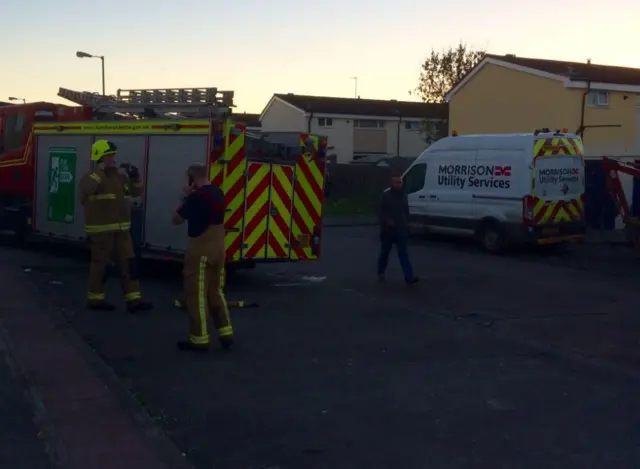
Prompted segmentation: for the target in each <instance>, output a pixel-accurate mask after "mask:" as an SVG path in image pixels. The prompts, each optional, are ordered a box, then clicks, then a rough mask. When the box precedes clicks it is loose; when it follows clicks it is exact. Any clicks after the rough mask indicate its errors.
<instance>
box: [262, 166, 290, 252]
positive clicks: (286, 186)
mask: <svg viewBox="0 0 640 469" xmlns="http://www.w3.org/2000/svg"><path fill="white" fill-rule="evenodd" d="M294 171H295V170H294V168H293V167H292V166H280V165H275V164H274V165H273V166H271V213H270V214H269V215H270V218H269V235H268V239H267V259H282V258H285V259H286V258H288V257H289V255H290V254H289V245H290V242H291V207H292V206H293V199H292V196H293V185H294V177H293V176H294Z"/></svg>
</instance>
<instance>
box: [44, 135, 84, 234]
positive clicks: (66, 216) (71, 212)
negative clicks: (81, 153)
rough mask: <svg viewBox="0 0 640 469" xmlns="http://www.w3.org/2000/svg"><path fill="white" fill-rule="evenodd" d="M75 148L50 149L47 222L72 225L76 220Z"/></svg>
mask: <svg viewBox="0 0 640 469" xmlns="http://www.w3.org/2000/svg"><path fill="white" fill-rule="evenodd" d="M76 160H77V153H76V149H75V148H67V147H64V148H63V147H51V148H49V193H48V200H47V220H48V221H52V222H56V223H67V224H72V223H73V222H74V221H75V219H76V184H75V174H76Z"/></svg>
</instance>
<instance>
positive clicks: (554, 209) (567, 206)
mask: <svg viewBox="0 0 640 469" xmlns="http://www.w3.org/2000/svg"><path fill="white" fill-rule="evenodd" d="M533 217H534V220H535V222H536V224H540V225H543V224H549V223H560V222H570V221H581V220H582V219H583V218H584V195H581V196H580V197H579V198H577V199H571V200H566V201H565V200H541V199H538V198H537V197H536V198H535V204H534V206H533Z"/></svg>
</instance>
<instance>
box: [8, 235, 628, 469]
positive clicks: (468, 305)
mask: <svg viewBox="0 0 640 469" xmlns="http://www.w3.org/2000/svg"><path fill="white" fill-rule="evenodd" d="M323 236H324V239H323V256H322V260H320V261H318V262H314V263H297V264H282V265H268V266H267V265H263V266H259V267H258V268H257V269H255V271H247V272H240V273H238V274H237V276H236V278H234V280H233V282H232V283H231V284H230V285H229V287H228V289H227V296H228V299H244V300H251V301H255V302H257V303H258V304H259V305H260V307H259V308H255V309H239V310H234V311H233V312H232V317H233V320H234V326H235V329H236V334H237V339H236V340H237V347H236V348H234V349H233V350H232V351H231V352H230V353H224V352H223V351H221V350H214V351H212V352H211V353H210V354H208V355H205V356H191V355H184V354H183V353H180V352H178V351H177V350H176V349H175V347H174V342H175V341H176V340H179V339H181V338H183V337H185V336H186V334H187V323H186V319H185V317H184V315H183V314H182V313H181V312H178V311H176V310H174V309H172V308H171V300H172V298H173V297H174V296H175V295H177V294H178V293H179V291H180V278H179V277H180V270H179V266H171V265H168V264H163V265H159V264H156V263H151V262H149V263H147V264H146V269H147V272H146V273H147V275H146V276H145V280H144V281H143V288H144V293H145V295H146V296H147V297H148V298H149V299H151V300H152V301H154V302H155V303H156V305H157V308H156V310H155V311H154V312H153V313H151V314H149V315H147V316H141V317H134V316H129V315H127V314H126V313H125V312H124V311H115V312H112V313H100V314H97V313H94V312H88V311H85V310H84V309H83V308H82V305H83V295H82V293H83V290H84V284H85V275H86V261H84V260H83V259H80V258H74V257H73V256H71V253H68V252H66V251H64V250H62V249H56V250H55V252H52V251H51V250H44V249H39V250H31V251H11V250H5V251H3V252H0V258H1V259H2V266H3V270H4V271H7V272H9V271H10V272H12V275H13V277H14V278H15V279H17V282H16V283H15V284H11V289H10V290H12V291H13V292H14V293H13V294H14V295H16V298H15V299H14V300H13V303H11V304H13V307H14V309H17V308H18V305H19V304H20V301H21V300H18V296H17V295H25V293H24V290H23V291H22V292H19V285H23V286H24V285H26V284H28V285H30V288H32V289H31V290H29V293H27V294H26V295H27V296H26V298H29V300H28V301H31V299H35V298H36V297H38V296H41V298H42V299H41V300H40V301H41V303H40V304H41V305H42V306H41V307H40V309H39V310H38V316H37V317H39V318H41V320H42V321H44V319H48V320H49V322H50V323H51V324H55V325H56V327H53V329H54V330H55V331H57V332H60V330H61V329H62V330H64V331H65V334H64V335H65V337H59V338H58V339H59V340H60V341H62V342H64V343H67V342H68V341H69V340H70V339H69V337H68V336H69V335H72V334H75V335H76V336H77V338H78V342H83V343H85V344H88V347H85V348H87V349H88V348H90V349H92V350H85V351H84V352H78V353H79V354H80V355H81V356H83V357H84V360H85V361H86V362H87V363H89V364H90V368H91V370H93V373H94V376H95V379H96V380H98V379H102V380H105V376H107V375H108V373H107V372H106V371H104V370H103V371H102V372H97V371H95V370H96V368H100V367H103V368H107V367H109V368H110V369H111V370H113V373H112V379H110V380H106V381H105V382H107V384H106V386H105V387H104V388H105V389H108V393H106V394H107V395H108V396H109V397H108V399H110V402H111V407H110V409H111V410H110V414H113V413H115V414H117V415H119V416H120V419H121V420H120V423H119V425H120V427H118V428H124V427H126V428H127V431H128V432H129V433H128V439H132V440H135V441H136V444H135V445H132V446H134V447H135V449H130V450H129V454H145V455H147V457H148V458H149V460H152V459H153V457H152V455H153V454H158V455H157V456H156V464H157V466H154V467H160V465H161V464H164V467H177V466H175V465H172V464H178V462H177V461H176V459H175V456H176V455H178V454H182V453H184V454H185V458H184V459H185V461H183V462H185V463H187V462H188V463H189V464H192V465H193V467H195V468H196V469H205V468H220V469H227V468H228V469H250V468H256V469H257V468H281V469H287V468H292V469H306V468H310V469H311V468H313V469H316V468H318V469H319V468H338V469H342V468H344V469H352V468H353V469H357V468H372V467H375V468H380V469H386V468H397V467H403V468H407V469H413V468H415V469H422V468H429V469H439V468H443V469H445V468H446V469H449V468H494V467H509V468H523V469H525V468H532V469H533V468H535V469H539V468H541V467H558V468H562V469H571V468H580V469H586V468H598V469H601V468H603V467H607V468H609V467H611V468H613V467H615V468H622V469H624V468H635V467H637V461H638V460H640V444H639V443H638V442H639V441H640V401H638V399H637V386H638V383H639V382H640V347H638V345H639V344H638V339H637V330H638V326H639V325H640V324H639V322H640V319H638V318H636V316H635V315H634V314H633V313H634V312H635V311H636V310H637V309H638V306H639V305H640V295H638V293H637V277H638V273H637V265H638V259H637V257H638V254H636V253H635V251H633V250H630V249H627V248H623V247H619V246H609V245H604V244H596V245H583V246H579V247H576V248H572V249H570V250H569V251H567V252H557V251H555V250H551V249H534V250H526V251H521V252H514V253H511V254H510V255H508V256H491V255H487V254H484V253H482V252H480V251H478V250H477V249H476V247H475V246H473V245H472V244H471V243H468V242H463V241H453V240H451V239H448V238H429V239H416V240H413V241H412V246H411V255H412V259H413V262H414V266H415V269H416V271H417V272H418V273H419V274H420V275H421V276H422V282H421V283H420V284H418V285H416V286H414V287H407V286H406V285H404V284H403V282H402V281H401V276H400V273H399V268H398V266H397V262H396V261H395V260H394V259H392V262H391V265H390V269H389V272H388V280H387V281H386V282H385V283H378V282H376V281H375V280H374V278H375V275H373V274H374V269H375V258H376V255H377V248H378V246H377V240H376V229H375V228H373V227H343V228H337V227H334V228H328V229H326V230H325V231H324V233H323ZM5 277H7V278H9V276H8V275H7V274H5ZM27 280H28V281H27ZM3 281H5V285H7V283H6V282H8V280H6V279H3ZM111 283H112V287H113V288H112V291H110V295H111V297H112V298H114V299H115V298H117V294H118V292H117V288H116V285H115V284H114V282H111ZM25 288H26V287H25ZM46 305H48V306H46ZM20 307H21V308H22V309H21V310H20V313H19V315H18V316H16V315H12V314H9V313H6V311H5V310H3V327H4V328H5V330H6V331H7V335H8V336H9V337H10V338H12V340H13V342H14V343H15V342H18V343H19V342H20V341H19V340H18V339H17V338H18V337H19V335H18V334H17V329H16V326H15V325H16V324H19V323H20V322H21V321H18V320H17V319H16V318H17V317H22V318H23V320H22V323H31V322H32V321H35V319H33V318H35V317H36V315H35V314H34V311H35V309H34V308H33V307H31V308H30V309H29V308H26V307H25V306H24V305H22V306H20ZM25 308H26V309H27V311H30V313H28V314H27V312H25ZM7 316H9V317H10V318H11V317H12V318H13V320H12V321H13V323H12V321H8V320H7ZM32 316H33V317H32ZM26 317H29V318H30V319H29V320H27V319H26ZM12 327H13V329H12ZM50 332H51V331H50ZM53 343H54V341H53V339H51V340H50V341H49V342H47V346H46V347H45V346H41V347H37V349H41V350H42V351H46V350H48V349H50V348H51V347H53ZM74 344H75V345H74V348H75V349H77V350H81V349H82V347H81V345H80V344H78V343H74ZM27 349H28V348H27ZM13 355H14V357H15V358H14V360H15V361H16V362H17V363H21V362H23V363H24V362H25V361H26V359H25V356H24V355H23V356H22V357H20V356H19V354H17V353H14V354H13ZM90 355H93V358H90ZM40 358H41V360H42V357H40ZM44 362H45V363H49V364H51V361H49V362H47V361H46V360H44ZM36 365H37V360H35V359H33V360H32V361H31V365H30V367H31V369H33V368H34V367H36ZM22 366H23V368H24V367H25V365H22ZM74 366H75V367H76V368H78V367H80V366H81V362H79V361H77V362H75V365H74ZM50 367H51V366H50ZM26 368H29V366H26ZM85 371H86V372H87V373H88V372H89V371H88V369H87V370H85ZM33 375H34V374H33V373H31V376H33ZM27 376H29V373H27ZM61 379H62V380H65V379H66V380H67V381H68V380H69V377H68V376H62V377H61ZM86 379H89V378H88V377H87V378H86ZM31 381H33V379H32V380H31ZM68 382H71V383H77V382H78V381H77V380H76V381H68ZM35 387H36V388H38V389H40V388H41V387H42V385H41V384H40V385H39V384H38V382H37V380H36V384H35ZM69 387H71V388H74V387H76V385H75V384H74V385H72V386H69ZM40 393H41V395H42V396H43V399H42V402H43V405H44V407H45V408H47V409H48V410H47V414H48V415H49V416H52V415H53V414H55V412H56V411H55V409H56V406H55V402H54V401H51V400H49V401H47V399H46V396H47V393H46V392H43V391H42V390H41V391H40ZM127 396H128V397H127ZM76 397H77V396H76ZM104 399H107V397H106V396H105V397H104ZM132 399H135V401H137V404H138V407H137V408H134V407H135V406H132V405H129V404H124V403H123V402H124V401H127V402H129V403H131V401H132ZM51 402H53V405H52V404H51ZM49 407H52V408H53V410H51V409H50V408H49ZM57 408H62V409H64V408H65V407H64V406H61V405H60V404H59V403H58V407H57ZM67 408H68V406H67ZM92 415H95V413H94V414H92ZM98 415H99V414H98ZM127 416H128V417H127ZM56 417H57V419H64V418H65V411H62V412H60V411H58V413H57V414H56ZM67 418H68V417H67ZM49 420H53V421H54V423H53V424H52V425H50V427H51V428H52V431H51V432H50V433H53V434H54V435H55V433H56V429H57V428H58V425H56V423H55V422H56V419H55V418H51V417H49ZM77 420H79V419H76V421H77ZM124 422H128V423H129V425H125V423H124ZM94 426H95V425H94ZM101 428H104V426H102V427H101ZM118 431H120V430H118ZM58 433H59V432H58ZM99 435H100V432H99V431H96V432H95V435H94V436H92V437H91V438H88V440H89V441H90V440H91V439H92V438H94V439H95V438H98V439H99V438H100V436H99ZM72 436H73V435H72ZM63 437H64V438H67V440H68V439H69V435H67V436H64V435H63ZM64 438H62V440H64ZM165 438H166V439H165ZM102 439H103V440H105V441H107V442H109V443H110V447H108V448H106V449H104V450H103V452H102V454H117V452H118V451H120V450H119V446H121V445H122V444H123V443H122V441H121V440H118V439H117V438H114V436H113V432H111V433H109V432H105V431H103V433H102ZM76 440H77V439H76ZM63 443H64V441H63V442H62V443H59V445H58V446H60V445H62V446H65V445H66V447H68V448H73V447H74V446H73V441H71V443H69V442H66V443H64V444H63ZM76 444H77V441H76ZM85 445H86V443H85ZM130 446H131V445H130ZM161 448H163V449H164V450H165V452H164V454H159V453H158V451H159V450H160V449H161ZM134 451H136V452H137V453H134ZM170 455H171V456H172V457H174V459H171V458H170ZM136 457H137V456H136ZM178 459H179V458H178ZM126 461H127V460H126V459H121V462H120V463H119V464H117V465H118V466H120V467H121V468H122V469H125V468H127V467H140V466H139V465H135V466H132V465H127V463H126ZM129 461H131V459H129ZM149 464H151V462H150V463H149ZM0 467H5V466H4V465H1V466H0ZM7 467H11V466H7ZM89 467H102V466H95V465H93V466H91V465H90V466H89ZM104 467H108V466H104ZM110 467H113V464H112V466H110ZM149 467H151V466H149Z"/></svg>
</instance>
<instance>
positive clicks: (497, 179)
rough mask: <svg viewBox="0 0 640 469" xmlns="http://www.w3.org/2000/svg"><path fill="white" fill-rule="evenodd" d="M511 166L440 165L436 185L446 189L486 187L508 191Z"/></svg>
mask: <svg viewBox="0 0 640 469" xmlns="http://www.w3.org/2000/svg"><path fill="white" fill-rule="evenodd" d="M510 177H511V166H495V165H475V164H471V165H462V164H441V165H440V166H438V185H439V186H447V187H458V188H460V189H464V188H465V187H477V188H482V187H486V188H488V189H509V188H510V187H511V181H510V180H509V178H510Z"/></svg>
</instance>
